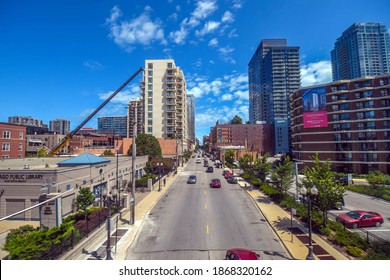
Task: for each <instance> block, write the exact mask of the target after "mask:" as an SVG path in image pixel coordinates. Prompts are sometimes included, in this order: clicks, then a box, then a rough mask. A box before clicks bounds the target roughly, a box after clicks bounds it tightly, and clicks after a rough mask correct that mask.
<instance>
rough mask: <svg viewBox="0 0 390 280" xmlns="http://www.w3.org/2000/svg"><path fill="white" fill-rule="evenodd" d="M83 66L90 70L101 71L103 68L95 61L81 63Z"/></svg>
mask: <svg viewBox="0 0 390 280" xmlns="http://www.w3.org/2000/svg"><path fill="white" fill-rule="evenodd" d="M83 66H85V67H87V68H89V69H91V70H102V69H104V66H103V65H101V64H100V63H99V62H98V61H95V60H86V61H84V62H83Z"/></svg>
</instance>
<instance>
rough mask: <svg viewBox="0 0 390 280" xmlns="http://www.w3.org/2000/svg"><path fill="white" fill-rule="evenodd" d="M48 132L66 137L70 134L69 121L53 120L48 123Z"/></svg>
mask: <svg viewBox="0 0 390 280" xmlns="http://www.w3.org/2000/svg"><path fill="white" fill-rule="evenodd" d="M50 131H53V132H55V133H56V134H61V135H67V134H68V133H69V132H70V121H67V120H64V119H55V120H52V121H50Z"/></svg>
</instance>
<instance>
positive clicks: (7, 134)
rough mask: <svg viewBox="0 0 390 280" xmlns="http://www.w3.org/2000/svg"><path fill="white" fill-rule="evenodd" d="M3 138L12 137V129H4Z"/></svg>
mask: <svg viewBox="0 0 390 280" xmlns="http://www.w3.org/2000/svg"><path fill="white" fill-rule="evenodd" d="M3 138H4V139H10V138H11V132H10V131H3Z"/></svg>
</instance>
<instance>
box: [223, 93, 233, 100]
mask: <svg viewBox="0 0 390 280" xmlns="http://www.w3.org/2000/svg"><path fill="white" fill-rule="evenodd" d="M232 99H233V95H232V94H230V93H227V94H223V95H222V96H221V100H223V101H226V100H232Z"/></svg>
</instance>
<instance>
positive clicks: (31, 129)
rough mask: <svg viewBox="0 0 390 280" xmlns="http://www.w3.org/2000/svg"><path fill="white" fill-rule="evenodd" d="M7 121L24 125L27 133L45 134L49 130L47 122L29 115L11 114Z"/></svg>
mask: <svg viewBox="0 0 390 280" xmlns="http://www.w3.org/2000/svg"><path fill="white" fill-rule="evenodd" d="M8 123H13V124H19V125H25V126H26V127H27V128H26V133H27V134H45V133H48V132H49V128H48V125H47V124H44V123H43V121H42V120H39V119H35V118H32V117H30V116H28V117H27V116H13V117H8Z"/></svg>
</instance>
